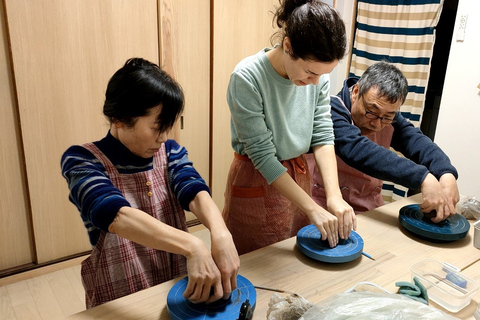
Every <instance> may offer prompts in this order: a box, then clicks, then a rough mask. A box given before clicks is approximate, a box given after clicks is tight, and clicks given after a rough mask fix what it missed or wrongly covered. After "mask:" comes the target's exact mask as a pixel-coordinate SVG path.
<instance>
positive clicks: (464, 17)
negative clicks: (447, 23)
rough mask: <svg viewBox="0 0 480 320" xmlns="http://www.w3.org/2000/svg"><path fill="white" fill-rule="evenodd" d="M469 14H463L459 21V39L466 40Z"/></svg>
mask: <svg viewBox="0 0 480 320" xmlns="http://www.w3.org/2000/svg"><path fill="white" fill-rule="evenodd" d="M467 17H468V15H467V14H461V15H460V20H459V22H458V29H457V41H463V40H465V29H467Z"/></svg>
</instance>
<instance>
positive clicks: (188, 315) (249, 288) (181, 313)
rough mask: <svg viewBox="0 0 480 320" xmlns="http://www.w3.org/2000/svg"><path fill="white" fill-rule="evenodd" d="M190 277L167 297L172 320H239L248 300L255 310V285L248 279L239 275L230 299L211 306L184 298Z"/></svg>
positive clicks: (177, 284)
mask: <svg viewBox="0 0 480 320" xmlns="http://www.w3.org/2000/svg"><path fill="white" fill-rule="evenodd" d="M187 283H188V277H185V278H183V279H181V280H180V281H178V282H177V283H176V284H175V285H173V287H172V288H171V289H170V291H169V292H168V295H167V309H168V314H169V315H170V318H171V319H174V320H187V319H189V320H190V319H208V320H215V319H225V320H234V319H238V316H239V314H240V307H241V306H242V303H244V302H245V301H246V300H247V299H248V300H249V303H250V305H251V308H252V311H253V309H255V305H256V300H257V293H256V291H255V288H254V287H253V285H252V284H251V283H250V281H248V280H247V279H246V278H244V277H242V276H241V275H237V288H236V289H235V290H233V292H232V294H231V295H230V299H228V300H223V299H220V300H218V301H215V302H214V303H211V304H205V303H199V304H194V303H191V302H190V301H188V299H185V298H184V297H183V292H184V291H185V289H186V288H187Z"/></svg>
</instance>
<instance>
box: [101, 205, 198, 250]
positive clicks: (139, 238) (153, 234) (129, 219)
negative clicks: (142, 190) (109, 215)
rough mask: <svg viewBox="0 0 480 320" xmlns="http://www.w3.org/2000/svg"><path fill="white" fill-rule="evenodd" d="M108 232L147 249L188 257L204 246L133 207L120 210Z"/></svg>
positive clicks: (187, 234)
mask: <svg viewBox="0 0 480 320" xmlns="http://www.w3.org/2000/svg"><path fill="white" fill-rule="evenodd" d="M108 231H109V232H111V233H115V234H117V235H118V236H120V237H123V238H126V239H128V240H131V241H133V242H136V243H138V244H141V245H144V246H146V247H150V248H154V249H157V250H163V251H167V252H171V253H175V254H181V255H183V256H186V257H188V256H190V255H191V254H192V253H193V252H195V251H197V250H200V248H202V246H203V242H202V241H201V240H200V239H199V238H197V237H195V236H193V235H191V234H189V233H188V232H184V231H182V230H179V229H176V228H174V227H172V226H169V225H167V224H165V223H163V222H161V221H159V220H157V219H155V218H154V217H152V216H150V215H148V214H147V213H145V212H143V211H141V210H138V209H135V208H131V207H122V208H120V210H119V211H118V214H117V216H116V217H115V219H114V221H113V222H112V223H111V224H110V226H109V228H108Z"/></svg>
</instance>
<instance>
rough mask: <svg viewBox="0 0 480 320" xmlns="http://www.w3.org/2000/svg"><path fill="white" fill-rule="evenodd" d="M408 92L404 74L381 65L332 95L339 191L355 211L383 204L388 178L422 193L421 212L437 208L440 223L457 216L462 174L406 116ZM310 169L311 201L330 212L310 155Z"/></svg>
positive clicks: (346, 84) (376, 65)
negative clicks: (459, 175)
mask: <svg viewBox="0 0 480 320" xmlns="http://www.w3.org/2000/svg"><path fill="white" fill-rule="evenodd" d="M407 93H408V83H407V80H406V78H405V77H404V75H403V74H402V73H401V71H400V70H399V69H398V68H397V67H395V66H394V65H392V64H390V63H387V62H378V63H375V64H374V65H372V66H370V67H369V68H368V69H367V70H366V71H365V72H364V74H363V75H362V77H361V78H360V79H359V78H357V77H351V78H348V79H347V80H345V82H344V86H343V88H342V90H341V91H340V93H339V94H338V95H337V96H332V97H331V102H330V103H331V106H332V110H331V113H332V120H333V125H334V132H335V152H336V154H337V165H338V175H339V183H340V188H341V189H342V190H341V191H342V195H343V198H344V200H345V201H347V202H348V203H349V204H350V205H351V206H352V207H353V209H354V210H355V212H356V213H360V212H364V211H368V210H371V209H374V208H376V207H379V206H381V205H383V204H384V201H383V197H382V194H381V190H382V184H383V180H387V181H391V182H394V183H396V184H400V185H403V186H405V187H407V188H409V189H412V190H419V191H421V193H422V197H423V203H422V204H421V205H420V208H421V210H422V211H423V212H431V211H432V210H436V216H435V217H433V218H432V221H433V222H440V221H442V220H444V219H446V218H448V217H449V216H451V215H453V214H455V205H456V204H457V202H458V200H459V192H458V187H457V181H456V179H457V178H458V173H457V170H456V169H455V167H454V166H453V165H452V164H451V163H450V159H449V158H448V156H447V155H446V154H445V153H444V152H443V151H442V150H441V149H440V148H439V146H437V145H436V144H435V143H433V142H432V140H430V138H428V137H427V136H425V135H424V134H423V133H422V132H421V131H420V129H418V128H415V127H414V126H413V125H412V124H411V123H410V122H409V121H408V120H407V119H405V118H404V117H403V116H402V115H401V113H400V106H401V105H402V104H403V103H404V102H405V99H406V97H407ZM390 147H392V148H393V149H394V150H395V151H398V152H400V153H402V155H403V156H404V157H401V156H399V155H398V154H397V153H396V152H395V151H392V150H391V149H390ZM308 165H309V168H310V172H311V173H312V198H313V199H314V200H315V201H316V202H317V203H319V204H320V205H322V206H324V207H325V208H326V205H327V204H326V199H325V193H324V190H323V182H322V177H321V175H320V173H319V170H318V168H316V166H315V162H314V161H313V160H312V158H310V157H309V158H308Z"/></svg>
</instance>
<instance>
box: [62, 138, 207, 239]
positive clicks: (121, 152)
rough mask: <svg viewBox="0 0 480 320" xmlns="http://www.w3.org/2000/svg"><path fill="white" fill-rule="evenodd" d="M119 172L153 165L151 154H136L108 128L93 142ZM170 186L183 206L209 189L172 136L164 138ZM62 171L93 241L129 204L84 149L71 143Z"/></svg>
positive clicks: (101, 167)
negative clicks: (100, 138) (140, 155)
mask: <svg viewBox="0 0 480 320" xmlns="http://www.w3.org/2000/svg"><path fill="white" fill-rule="evenodd" d="M94 144H95V146H97V147H98V148H99V149H100V150H101V151H102V152H103V153H104V154H105V155H106V156H107V157H108V158H109V159H110V161H111V162H112V164H113V165H114V166H115V168H116V169H117V170H118V171H119V173H121V174H129V173H130V174H133V173H138V172H144V171H148V170H151V169H152V168H153V157H152V158H148V159H145V158H142V157H139V156H136V155H135V154H133V153H132V152H130V150H128V148H127V147H125V146H124V145H123V144H122V143H121V142H120V141H118V140H117V139H116V138H114V137H113V136H112V135H111V134H110V132H108V134H107V136H106V137H105V138H103V139H102V140H100V141H96V142H94ZM165 149H166V153H167V158H168V159H167V163H168V175H169V181H170V188H171V189H172V190H173V192H174V194H175V196H176V197H177V199H178V200H179V203H180V205H181V206H182V208H183V209H184V210H189V204H190V202H191V201H192V200H193V198H195V196H196V195H197V193H198V192H200V191H203V190H205V191H207V192H209V193H210V189H209V188H208V186H207V185H206V183H205V181H204V180H203V179H202V177H201V176H200V174H199V173H198V172H197V171H196V170H195V168H194V167H193V164H192V162H191V161H190V160H189V159H188V153H187V150H186V149H185V148H184V147H182V146H180V145H178V144H177V142H176V141H174V140H167V141H166V142H165ZM61 168H62V175H63V177H64V178H65V179H66V180H67V183H68V188H69V189H70V195H69V199H70V201H71V202H72V203H73V204H75V206H76V207H77V208H78V210H79V211H80V215H81V217H82V220H83V222H84V224H85V227H86V228H87V231H88V233H89V237H90V243H91V244H92V245H93V246H94V245H96V243H97V240H98V236H99V234H100V231H101V230H103V231H108V226H109V225H110V224H111V223H112V222H113V219H114V218H115V216H116V215H117V213H118V211H119V209H120V208H121V207H124V206H130V204H129V203H128V201H127V200H126V199H125V198H124V196H123V195H122V193H121V192H120V190H118V189H117V188H115V187H114V186H113V184H112V182H111V181H110V179H109V178H108V174H107V172H106V169H105V167H104V166H103V165H102V164H101V162H100V161H99V160H98V159H97V158H96V157H95V156H94V155H93V154H92V153H91V152H90V151H88V150H87V149H85V148H83V147H81V146H72V147H70V148H68V149H67V151H65V153H64V154H63V156H62V160H61Z"/></svg>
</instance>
